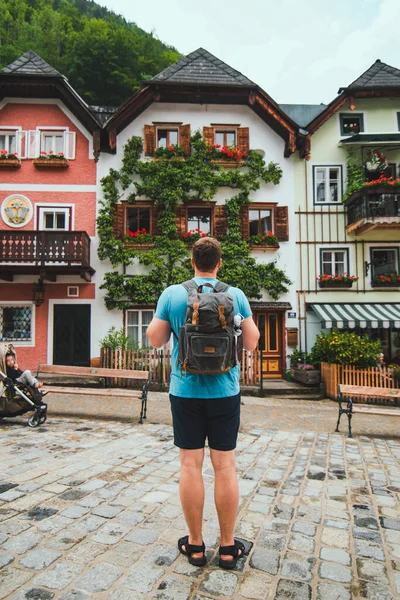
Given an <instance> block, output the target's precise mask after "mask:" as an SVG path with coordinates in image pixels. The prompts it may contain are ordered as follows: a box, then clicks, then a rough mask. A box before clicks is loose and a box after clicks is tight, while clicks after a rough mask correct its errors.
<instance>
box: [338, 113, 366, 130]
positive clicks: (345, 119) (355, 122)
mask: <svg viewBox="0 0 400 600" xmlns="http://www.w3.org/2000/svg"><path fill="white" fill-rule="evenodd" d="M339 118H340V135H354V134H356V133H362V132H363V131H364V115H363V114H361V113H359V114H354V113H352V114H348V113H341V114H340V115H339Z"/></svg>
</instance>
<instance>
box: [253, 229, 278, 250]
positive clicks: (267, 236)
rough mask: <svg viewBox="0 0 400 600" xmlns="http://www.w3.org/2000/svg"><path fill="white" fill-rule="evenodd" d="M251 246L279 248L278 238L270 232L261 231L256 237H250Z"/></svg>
mask: <svg viewBox="0 0 400 600" xmlns="http://www.w3.org/2000/svg"><path fill="white" fill-rule="evenodd" d="M249 242H250V245H251V246H270V247H272V248H279V243H278V238H277V236H276V235H274V234H273V233H272V231H268V232H267V231H263V233H262V234H261V233H258V234H257V235H252V236H251V237H250V239H249Z"/></svg>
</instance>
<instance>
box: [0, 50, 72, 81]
mask: <svg viewBox="0 0 400 600" xmlns="http://www.w3.org/2000/svg"><path fill="white" fill-rule="evenodd" d="M0 73H7V74H12V75H38V76H40V77H43V76H47V77H63V78H64V76H63V75H61V73H59V72H58V71H57V70H56V69H53V67H52V66H51V65H49V64H48V63H47V62H46V61H45V60H43V58H41V57H40V56H39V55H38V54H36V52H33V50H28V52H25V54H23V55H22V56H20V57H19V58H17V60H14V62H12V63H11V64H9V65H7V66H6V67H4V69H2V70H1V71H0Z"/></svg>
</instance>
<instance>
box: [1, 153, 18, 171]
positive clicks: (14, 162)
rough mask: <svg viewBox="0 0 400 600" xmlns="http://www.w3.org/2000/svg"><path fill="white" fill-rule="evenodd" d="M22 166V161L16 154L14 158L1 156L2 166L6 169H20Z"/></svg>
mask: <svg viewBox="0 0 400 600" xmlns="http://www.w3.org/2000/svg"><path fill="white" fill-rule="evenodd" d="M20 166H21V161H20V160H19V159H18V158H17V157H16V156H15V157H13V158H1V159H0V167H3V168H6V169H18V168H19V167H20Z"/></svg>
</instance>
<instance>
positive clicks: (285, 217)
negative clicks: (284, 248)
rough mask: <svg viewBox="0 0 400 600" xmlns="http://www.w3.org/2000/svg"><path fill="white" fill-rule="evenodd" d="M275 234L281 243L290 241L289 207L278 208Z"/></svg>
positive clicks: (276, 210)
mask: <svg viewBox="0 0 400 600" xmlns="http://www.w3.org/2000/svg"><path fill="white" fill-rule="evenodd" d="M274 234H275V235H276V236H277V238H278V240H279V241H280V242H288V241H289V210H288V207H287V206H277V207H276V208H275V230H274Z"/></svg>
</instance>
